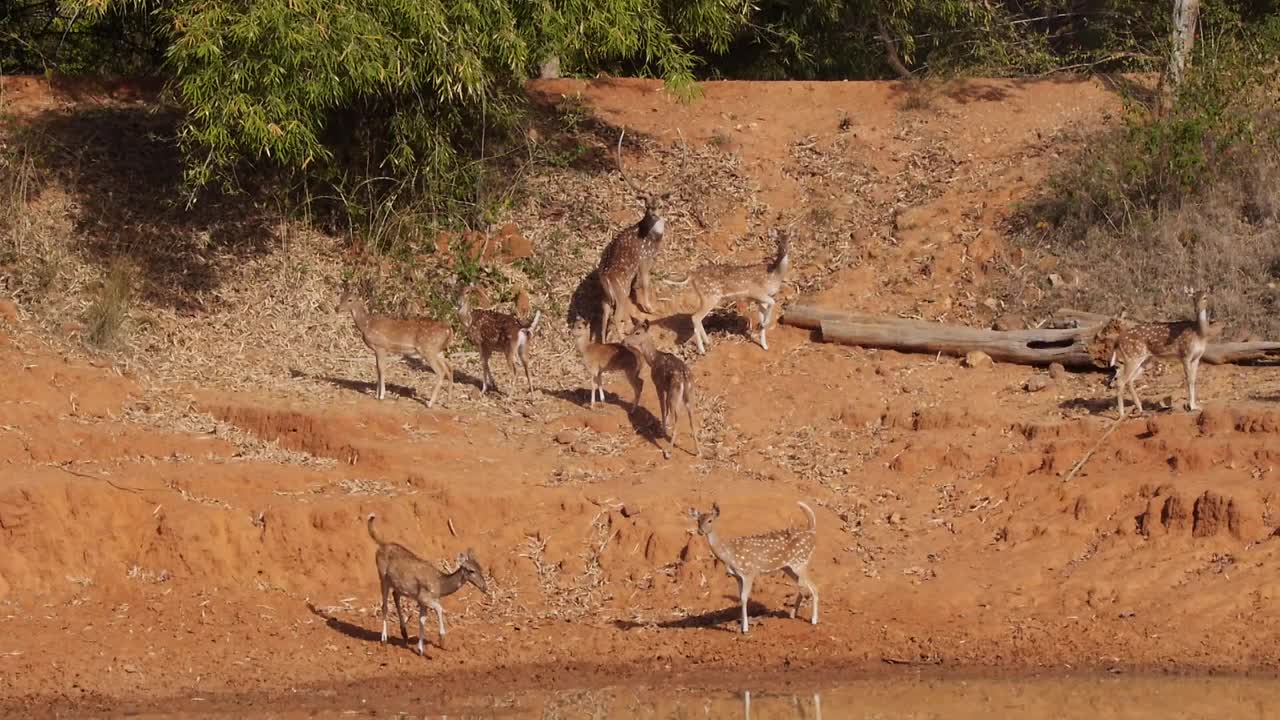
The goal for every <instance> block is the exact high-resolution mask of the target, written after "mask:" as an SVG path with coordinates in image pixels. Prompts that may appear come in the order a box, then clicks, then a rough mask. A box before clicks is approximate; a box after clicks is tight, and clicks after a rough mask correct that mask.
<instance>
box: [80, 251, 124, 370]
mask: <svg viewBox="0 0 1280 720" xmlns="http://www.w3.org/2000/svg"><path fill="white" fill-rule="evenodd" d="M133 284H134V280H133V270H132V268H130V267H129V264H128V262H127V261H125V260H122V259H116V260H115V261H113V262H112V263H111V267H110V269H109V270H108V271H107V276H106V277H105V278H104V279H103V280H102V284H101V285H100V286H99V287H98V289H97V290H96V291H95V292H94V294H93V300H92V302H90V304H89V307H88V308H87V309H86V310H85V316H84V324H85V336H84V337H85V341H86V342H88V343H89V345H91V346H92V347H94V348H97V349H99V350H111V349H113V348H115V347H118V346H119V345H120V343H121V342H122V340H123V336H124V333H125V323H126V322H128V320H129V304H130V302H131V301H132V299H133Z"/></svg>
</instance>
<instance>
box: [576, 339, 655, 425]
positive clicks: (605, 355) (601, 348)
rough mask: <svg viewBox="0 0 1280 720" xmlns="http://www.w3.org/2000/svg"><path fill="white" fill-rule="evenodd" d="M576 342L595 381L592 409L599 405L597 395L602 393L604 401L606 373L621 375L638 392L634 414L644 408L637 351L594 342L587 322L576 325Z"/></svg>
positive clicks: (617, 344)
mask: <svg viewBox="0 0 1280 720" xmlns="http://www.w3.org/2000/svg"><path fill="white" fill-rule="evenodd" d="M573 339H574V342H575V343H576V344H577V346H578V352H579V353H581V354H582V362H583V364H584V365H585V366H586V368H587V375H589V376H590V378H591V407H593V408H594V407H595V406H596V393H599V394H600V402H604V375H605V373H621V374H622V375H624V376H625V377H626V378H627V382H629V383H630V384H631V389H632V390H634V391H635V399H633V400H632V401H631V412H635V410H636V408H637V407H639V406H640V391H641V390H643V389H644V380H642V379H641V378H640V358H639V357H637V356H636V353H635V351H633V350H632V349H631V348H629V347H627V346H626V345H622V344H620V343H597V342H592V341H591V326H590V325H589V324H588V323H587V322H586V321H585V320H583V321H579V322H576V323H574V325H573Z"/></svg>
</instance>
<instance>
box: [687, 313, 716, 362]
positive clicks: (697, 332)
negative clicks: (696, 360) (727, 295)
mask: <svg viewBox="0 0 1280 720" xmlns="http://www.w3.org/2000/svg"><path fill="white" fill-rule="evenodd" d="M710 312H711V309H710V308H708V307H707V306H706V305H700V306H699V307H698V311H697V312H695V313H694V314H693V316H692V317H691V318H690V319H692V320H693V339H694V340H695V341H697V343H698V352H700V353H702V354H703V355H706V354H707V345H710V344H711V338H710V337H708V336H707V329H706V328H704V327H703V326H702V320H703V318H705V317H706V316H707V314H708V313H710Z"/></svg>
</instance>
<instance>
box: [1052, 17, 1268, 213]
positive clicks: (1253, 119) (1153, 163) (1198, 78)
mask: <svg viewBox="0 0 1280 720" xmlns="http://www.w3.org/2000/svg"><path fill="white" fill-rule="evenodd" d="M1228 18H1230V19H1229V20H1228V22H1225V23H1219V24H1217V25H1216V26H1214V25H1211V26H1210V27H1215V32H1213V33H1212V34H1210V35H1208V36H1207V37H1205V38H1203V39H1202V41H1201V42H1200V43H1199V44H1198V46H1197V51H1196V52H1195V57H1194V58H1193V60H1192V65H1191V70H1190V72H1189V74H1188V76H1187V78H1186V80H1185V81H1184V83H1183V86H1182V87H1181V88H1179V89H1178V93H1177V97H1176V98H1175V100H1174V102H1173V103H1172V105H1171V106H1170V108H1169V109H1168V111H1167V112H1165V113H1156V112H1153V111H1152V110H1151V108H1150V107H1149V105H1148V103H1147V102H1144V101H1141V100H1140V99H1137V98H1134V97H1130V98H1129V99H1128V100H1127V102H1126V111H1125V117H1124V121H1125V122H1124V127H1123V128H1122V129H1121V130H1120V131H1118V132H1117V133H1114V134H1113V135H1112V136H1110V137H1109V138H1107V139H1105V140H1104V141H1102V142H1098V143H1094V144H1092V145H1091V146H1090V148H1089V149H1088V150H1087V151H1086V152H1085V154H1084V157H1083V158H1081V160H1080V162H1078V163H1074V164H1073V166H1072V168H1071V169H1070V170H1068V171H1067V172H1066V173H1065V174H1063V175H1060V176H1058V177H1056V178H1054V179H1053V180H1052V181H1051V187H1052V190H1051V193H1050V196H1049V200H1048V201H1047V202H1046V203H1044V204H1043V205H1042V206H1041V207H1040V208H1039V210H1038V212H1039V213H1040V214H1041V216H1042V217H1044V218H1045V219H1046V220H1049V221H1051V222H1052V223H1054V224H1055V225H1058V226H1064V225H1065V226H1066V227H1065V228H1062V229H1064V230H1066V231H1067V235H1068V236H1070V237H1075V238H1082V237H1083V236H1084V235H1085V232H1086V230H1087V229H1088V228H1089V227H1091V226H1094V225H1099V224H1102V225H1106V226H1108V227H1111V228H1115V229H1117V230H1118V229H1123V228H1125V227H1127V226H1128V225H1129V224H1131V223H1132V222H1134V221H1135V219H1137V218H1140V217H1142V216H1143V214H1144V212H1145V211H1147V210H1150V209H1155V208H1160V207H1176V206H1177V205H1179V204H1180V203H1181V202H1183V200H1184V199H1186V198H1190V197H1195V196H1196V195H1198V194H1199V193H1201V192H1202V191H1203V190H1204V188H1205V187H1206V185H1208V184H1212V183H1218V182H1222V181H1223V180H1224V179H1226V180H1230V179H1231V178H1232V176H1233V175H1235V174H1236V172H1235V171H1236V169H1237V168H1238V167H1239V166H1240V163H1241V162H1242V161H1244V160H1245V159H1246V158H1249V157H1252V156H1257V155H1259V154H1267V153H1274V152H1276V151H1278V150H1280V118H1277V116H1276V111H1275V108H1276V107H1277V101H1278V100H1280V93H1278V88H1277V86H1276V83H1275V79H1274V73H1275V65H1274V64H1266V63H1259V62H1258V58H1275V57H1277V56H1278V55H1277V53H1280V17H1273V18H1271V19H1270V20H1267V21H1263V22H1261V23H1260V24H1257V25H1253V24H1248V23H1245V22H1242V21H1240V20H1239V18H1238V16H1228ZM1206 19H1207V20H1209V21H1210V22H1212V21H1213V20H1214V18H1212V17H1210V18H1206Z"/></svg>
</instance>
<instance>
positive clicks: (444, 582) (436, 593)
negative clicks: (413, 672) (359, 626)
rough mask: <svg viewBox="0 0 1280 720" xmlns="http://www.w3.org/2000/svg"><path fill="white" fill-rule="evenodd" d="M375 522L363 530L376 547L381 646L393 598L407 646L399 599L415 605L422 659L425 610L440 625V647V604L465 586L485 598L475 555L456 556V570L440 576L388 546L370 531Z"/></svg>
mask: <svg viewBox="0 0 1280 720" xmlns="http://www.w3.org/2000/svg"><path fill="white" fill-rule="evenodd" d="M376 518H377V516H376V515H373V514H372V513H370V514H369V519H368V522H367V526H368V528H369V537H371V538H373V541H374V542H375V543H377V544H378V552H377V554H376V555H375V556H374V558H375V560H376V561H377V566H378V582H379V584H380V585H381V594H382V642H384V643H385V642H386V641H387V611H388V607H387V600H388V598H391V597H394V598H395V603H396V619H397V620H399V621H400V636H401V637H403V638H404V641H405V642H406V643H407V642H409V629H408V628H407V627H405V623H404V611H403V610H402V609H401V607H400V597H401V596H402V595H403V596H404V597H407V598H409V599H411V600H414V601H416V602H417V603H418V654H419V655H425V654H426V653H425V647H424V640H425V638H426V635H427V608H431V609H432V610H435V611H436V619H437V621H438V622H439V625H440V643H441V645H443V644H444V633H445V630H444V607H442V606H441V605H440V600H441V599H442V598H444V597H446V596H448V595H452V594H454V593H456V592H458V590H461V589H462V586H463V585H464V584H466V583H471V584H472V585H475V586H476V588H477V589H478V590H479V591H480V592H482V593H485V594H486V595H487V594H488V593H489V588H488V587H487V586H486V584H485V581H484V570H483V569H481V567H480V563H479V562H477V561H476V556H475V553H474V552H472V551H471V549H470V548H468V549H467V551H466V552H464V553H462V554H460V555H458V569H457V570H454V571H453V572H451V573H443V572H440V570H439V569H437V568H436V566H434V565H432V564H431V563H429V562H427V561H426V560H423V559H422V558H420V557H418V556H417V555H415V554H414V553H413V551H411V550H409V549H408V548H406V547H405V546H403V545H401V544H400V543H394V542H388V541H387V540H385V539H383V537H382V536H381V535H380V534H379V533H378V530H377V528H375V527H374V520H375V519H376Z"/></svg>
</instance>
